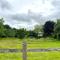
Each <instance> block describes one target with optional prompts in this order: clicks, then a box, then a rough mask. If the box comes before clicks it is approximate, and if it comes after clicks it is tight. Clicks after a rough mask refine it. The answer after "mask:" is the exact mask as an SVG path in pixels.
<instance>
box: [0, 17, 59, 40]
mask: <svg viewBox="0 0 60 60" xmlns="http://www.w3.org/2000/svg"><path fill="white" fill-rule="evenodd" d="M0 37H1V38H3V37H16V38H21V39H22V38H27V37H29V38H41V37H43V38H45V37H53V38H57V39H60V19H57V22H53V21H47V22H45V24H44V25H43V26H41V25H36V26H35V29H34V30H33V31H31V30H29V31H28V30H26V29H24V28H22V29H16V28H11V27H10V26H9V25H6V24H4V20H3V18H1V19H0Z"/></svg>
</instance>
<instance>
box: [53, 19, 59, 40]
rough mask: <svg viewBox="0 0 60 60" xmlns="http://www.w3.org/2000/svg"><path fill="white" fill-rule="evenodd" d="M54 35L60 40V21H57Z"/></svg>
mask: <svg viewBox="0 0 60 60" xmlns="http://www.w3.org/2000/svg"><path fill="white" fill-rule="evenodd" d="M54 33H55V37H56V38H58V39H60V19H57V23H56V24H55V29H54Z"/></svg>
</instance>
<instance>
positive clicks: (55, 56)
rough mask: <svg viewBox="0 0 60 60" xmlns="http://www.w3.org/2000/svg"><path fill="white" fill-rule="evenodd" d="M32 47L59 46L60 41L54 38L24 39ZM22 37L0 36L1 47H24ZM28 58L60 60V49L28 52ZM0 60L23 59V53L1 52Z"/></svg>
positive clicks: (30, 59) (28, 47)
mask: <svg viewBox="0 0 60 60" xmlns="http://www.w3.org/2000/svg"><path fill="white" fill-rule="evenodd" d="M23 40H25V41H26V42H27V49H30V48H59V47H60V41H59V40H56V39H53V38H41V39H34V38H33V39H30V38H27V39H23ZM23 40H22V39H17V38H0V49H7V48H9V49H13V48H16V49H22V42H23ZM27 56H28V58H27V60H60V51H50V52H28V54H27ZM0 60H22V53H21V52H20V53H18V52H17V53H0Z"/></svg>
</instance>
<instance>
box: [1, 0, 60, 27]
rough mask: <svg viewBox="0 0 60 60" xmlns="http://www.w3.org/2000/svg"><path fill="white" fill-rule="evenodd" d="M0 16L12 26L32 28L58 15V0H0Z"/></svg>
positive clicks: (59, 4) (59, 6) (59, 10)
mask: <svg viewBox="0 0 60 60" xmlns="http://www.w3.org/2000/svg"><path fill="white" fill-rule="evenodd" d="M0 16H2V17H4V18H5V23H7V24H9V25H10V26H12V27H16V28H18V27H19V28H20V27H25V28H33V26H34V25H35V24H38V23H40V24H43V23H44V22H45V21H46V20H47V19H53V18H59V17H60V1H59V0H0Z"/></svg>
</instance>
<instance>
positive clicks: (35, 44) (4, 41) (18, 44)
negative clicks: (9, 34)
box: [0, 38, 60, 49]
mask: <svg viewBox="0 0 60 60" xmlns="http://www.w3.org/2000/svg"><path fill="white" fill-rule="evenodd" d="M24 40H26V42H27V48H28V49H29V48H59V47H60V41H56V40H55V39H51V38H46V39H44V38H41V39H29V38H27V39H24ZM22 42H23V40H21V39H17V38H0V48H16V49H22Z"/></svg>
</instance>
